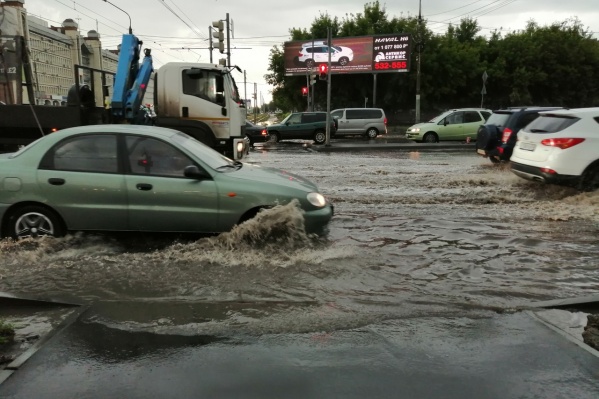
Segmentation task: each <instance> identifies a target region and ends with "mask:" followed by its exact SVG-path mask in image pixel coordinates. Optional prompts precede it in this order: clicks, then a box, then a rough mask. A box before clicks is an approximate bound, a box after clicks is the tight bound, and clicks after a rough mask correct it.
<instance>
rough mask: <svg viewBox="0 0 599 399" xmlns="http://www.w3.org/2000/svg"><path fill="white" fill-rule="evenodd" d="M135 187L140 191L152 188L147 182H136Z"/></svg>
mask: <svg viewBox="0 0 599 399" xmlns="http://www.w3.org/2000/svg"><path fill="white" fill-rule="evenodd" d="M135 187H137V189H138V190H141V191H148V190H151V189H152V185H151V184H147V183H138V184H137V186H135Z"/></svg>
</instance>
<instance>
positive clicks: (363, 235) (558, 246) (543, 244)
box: [0, 148, 599, 335]
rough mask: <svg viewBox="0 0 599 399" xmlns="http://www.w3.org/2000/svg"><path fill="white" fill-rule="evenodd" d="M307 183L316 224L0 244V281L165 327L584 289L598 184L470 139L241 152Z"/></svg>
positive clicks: (222, 326)
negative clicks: (536, 169) (427, 146)
mask: <svg viewBox="0 0 599 399" xmlns="http://www.w3.org/2000/svg"><path fill="white" fill-rule="evenodd" d="M248 162H251V163H256V164H260V165H264V166H274V167H278V168H281V169H285V170H287V171H289V172H293V173H297V174H299V175H302V176H305V177H307V178H309V179H311V180H313V181H314V182H315V183H317V184H318V186H319V187H320V189H321V191H322V192H323V193H324V194H325V195H326V196H327V197H328V198H329V199H330V200H331V201H332V202H333V204H334V205H335V216H334V218H333V221H332V223H331V226H330V233H329V235H328V236H327V237H326V239H316V238H313V237H308V236H306V234H305V233H304V232H303V229H302V218H301V213H300V212H299V211H298V209H296V208H295V207H293V206H291V205H289V206H284V207H279V208H275V209H273V210H271V211H269V212H265V213H263V214H261V215H259V217H258V218H256V219H254V220H252V221H250V222H249V223H246V224H244V225H242V226H238V227H237V228H236V229H235V230H233V231H232V232H230V233H226V234H221V235H220V236H215V237H202V238H194V239H179V238H175V237H167V238H164V237H155V236H149V235H135V236H133V235H130V236H126V237H123V236H114V235H112V236H101V235H89V234H77V235H72V236H69V237H66V238H64V239H59V240H54V239H47V240H40V241H21V242H17V243H14V242H10V241H3V242H1V243H0V291H5V292H11V293H13V294H20V295H27V296H34V297H50V298H55V299H57V298H60V299H63V300H75V301H84V302H91V303H93V306H92V308H91V311H90V313H88V315H87V317H88V319H89V321H94V322H97V323H102V324H105V325H106V326H109V327H115V328H120V329H127V330H135V331H151V332H162V333H169V334H189V335H197V334H203V335H215V334H221V333H224V332H226V331H230V330H231V329H232V328H233V329H235V331H237V332H241V333H248V334H263V333H283V332H319V331H334V330H340V329H347V328H355V327H360V326H364V325H367V324H370V323H372V322H377V321H381V320H389V319H395V318H400V317H414V316H434V315H455V316H476V314H478V313H479V312H480V313H484V312H488V311H489V310H490V311H496V312H506V311H507V312H509V311H512V310H513V309H518V308H520V307H526V306H527V304H529V303H530V302H531V301H538V300H547V299H554V298H566V297H571V296H580V295H586V294H589V293H594V292H596V291H597V289H598V288H599V268H597V264H599V246H598V245H597V239H596V237H597V232H598V227H599V207H598V205H599V194H593V193H590V194H589V193H583V194H581V193H578V192H576V191H574V190H571V189H567V188H561V187H552V186H541V185H538V184H533V183H532V182H527V181H524V180H522V179H520V178H518V177H516V176H515V175H513V174H512V173H511V172H510V171H509V169H507V168H505V166H504V167H502V166H496V165H493V164H491V163H490V162H489V161H488V160H487V159H482V158H480V157H478V156H476V155H475V154H472V153H470V152H467V153H466V152H453V153H443V152H422V153H418V152H413V153H409V152H405V151H402V152H399V151H393V152H376V153H363V152H359V153H330V154H325V153H316V152H311V151H308V150H301V149H299V148H298V149H295V150H292V151H282V150H278V151H276V150H275V151H261V150H257V151H254V152H252V154H251V155H250V157H249V158H248Z"/></svg>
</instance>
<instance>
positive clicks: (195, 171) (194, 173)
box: [183, 165, 210, 180]
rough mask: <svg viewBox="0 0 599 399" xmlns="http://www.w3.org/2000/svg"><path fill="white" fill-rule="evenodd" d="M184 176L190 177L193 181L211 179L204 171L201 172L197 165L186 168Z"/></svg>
mask: <svg viewBox="0 0 599 399" xmlns="http://www.w3.org/2000/svg"><path fill="white" fill-rule="evenodd" d="M183 175H184V176H185V177H190V178H192V179H197V180H204V179H208V178H210V175H208V173H206V172H205V171H203V170H200V168H198V167H197V166H196V165H189V166H186V167H185V169H184V170H183Z"/></svg>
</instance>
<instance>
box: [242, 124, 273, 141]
mask: <svg viewBox="0 0 599 399" xmlns="http://www.w3.org/2000/svg"><path fill="white" fill-rule="evenodd" d="M245 136H246V137H247V138H248V140H250V146H251V147H253V146H254V144H255V143H265V142H267V141H268V131H267V130H266V126H260V125H255V124H253V123H252V122H250V121H248V120H246V121H245Z"/></svg>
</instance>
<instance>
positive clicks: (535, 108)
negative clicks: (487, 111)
mask: <svg viewBox="0 0 599 399" xmlns="http://www.w3.org/2000/svg"><path fill="white" fill-rule="evenodd" d="M557 109H562V107H539V106H528V107H527V106H523V107H508V108H501V109H497V110H494V111H493V112H495V113H508V112H509V113H514V112H519V111H552V110H557Z"/></svg>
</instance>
